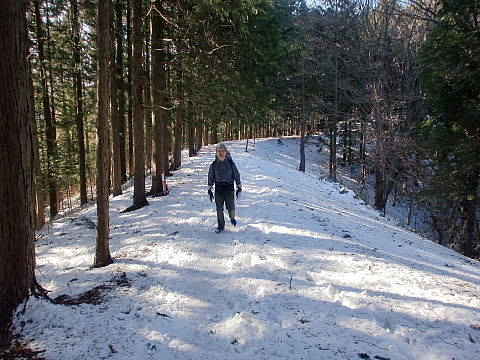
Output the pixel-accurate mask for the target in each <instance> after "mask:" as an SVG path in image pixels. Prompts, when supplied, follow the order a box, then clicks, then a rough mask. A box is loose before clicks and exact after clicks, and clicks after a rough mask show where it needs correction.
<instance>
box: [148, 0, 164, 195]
mask: <svg viewBox="0 0 480 360" xmlns="http://www.w3.org/2000/svg"><path fill="white" fill-rule="evenodd" d="M152 5H153V7H152V13H151V15H152V17H151V21H152V99H153V118H154V125H153V126H154V127H153V142H154V145H155V156H154V159H155V176H154V179H153V182H152V189H151V190H150V192H151V193H152V194H158V193H160V192H161V191H162V176H161V174H162V171H163V172H165V173H167V172H168V162H166V161H165V159H166V156H165V151H166V147H165V135H166V132H165V131H164V127H165V128H166V126H164V125H166V123H167V110H166V107H167V74H166V70H165V48H164V46H165V45H164V43H163V37H164V27H165V24H164V20H163V17H162V16H161V13H162V10H163V9H162V1H160V0H157V1H155V2H154V3H153V4H152Z"/></svg>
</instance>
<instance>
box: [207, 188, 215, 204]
mask: <svg viewBox="0 0 480 360" xmlns="http://www.w3.org/2000/svg"><path fill="white" fill-rule="evenodd" d="M212 188H213V187H212V186H209V187H208V196H209V197H210V201H213V199H214V198H215V197H214V196H213V192H212Z"/></svg>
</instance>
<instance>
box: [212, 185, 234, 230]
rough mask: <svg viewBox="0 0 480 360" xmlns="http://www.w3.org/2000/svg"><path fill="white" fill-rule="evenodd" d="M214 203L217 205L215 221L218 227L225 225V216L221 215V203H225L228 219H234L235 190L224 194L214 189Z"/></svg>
mask: <svg viewBox="0 0 480 360" xmlns="http://www.w3.org/2000/svg"><path fill="white" fill-rule="evenodd" d="M215 204H216V205H217V222H218V227H219V228H222V229H223V228H224V227H225V217H224V216H223V204H225V205H226V207H227V211H228V217H229V218H230V220H233V219H235V191H232V192H230V193H229V194H227V195H225V194H224V193H222V192H218V191H216V190H215Z"/></svg>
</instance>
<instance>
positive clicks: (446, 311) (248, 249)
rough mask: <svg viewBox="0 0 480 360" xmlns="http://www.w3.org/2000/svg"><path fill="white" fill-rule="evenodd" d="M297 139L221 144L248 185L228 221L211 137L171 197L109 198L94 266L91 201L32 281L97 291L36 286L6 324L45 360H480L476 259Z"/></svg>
mask: <svg viewBox="0 0 480 360" xmlns="http://www.w3.org/2000/svg"><path fill="white" fill-rule="evenodd" d="M297 144H298V139H284V141H283V142H282V144H279V143H278V142H277V140H276V139H273V140H272V139H271V140H261V141H259V140H257V142H256V144H255V148H250V149H249V152H248V153H246V152H245V151H244V150H245V141H238V142H233V143H230V148H229V150H230V151H231V153H232V156H233V158H234V160H235V162H236V164H237V167H238V168H239V170H240V173H241V176H242V182H243V185H244V191H243V197H242V199H241V200H240V201H238V202H237V220H238V222H239V225H238V226H237V228H232V227H229V226H227V229H226V231H225V232H224V233H222V234H215V233H214V229H215V227H216V217H215V211H214V203H211V202H210V201H209V199H208V196H207V194H206V180H207V170H208V166H209V164H210V163H211V161H212V160H213V158H214V147H213V146H209V147H206V148H204V149H202V151H201V153H200V155H199V156H198V157H195V158H184V160H183V165H182V168H181V169H180V170H179V171H177V172H176V173H175V175H174V176H173V177H172V178H169V179H168V184H169V189H170V195H169V196H166V197H157V198H149V202H150V205H149V206H147V207H145V208H143V209H140V210H138V211H135V212H130V213H120V211H121V210H124V209H125V208H127V207H128V206H130V205H131V203H132V194H133V189H132V188H130V189H128V190H127V191H125V193H124V195H122V196H119V197H116V198H112V199H111V212H110V215H111V221H110V223H111V243H110V248H111V252H112V255H113V256H114V258H115V262H114V263H113V264H111V265H110V266H107V267H104V268H100V269H91V268H90V266H91V265H92V263H93V256H94V248H95V230H94V229H90V228H89V226H88V225H89V224H91V222H92V221H93V222H95V221H96V209H95V207H89V208H86V209H83V210H82V211H81V212H79V213H77V214H75V215H71V216H69V217H66V218H63V219H61V220H58V221H57V222H56V223H55V224H54V226H53V227H52V228H51V229H50V230H44V231H43V237H41V238H40V240H39V241H38V243H37V279H38V281H39V282H40V283H41V285H43V286H44V287H45V288H47V289H49V290H51V294H50V295H51V297H52V298H55V297H57V296H60V295H68V296H70V297H71V298H76V297H78V296H80V295H81V294H83V293H85V292H86V291H88V290H92V289H94V288H95V289H96V293H97V295H100V296H101V299H102V300H103V301H102V302H101V303H99V304H98V305H93V304H80V305H71V306H67V305H59V304H52V303H50V302H47V301H46V300H40V299H35V298H31V299H30V300H29V301H28V302H27V304H26V306H24V305H22V306H20V307H19V309H18V310H19V311H18V314H17V315H16V317H15V318H14V328H15V331H16V332H18V333H21V334H22V336H21V339H23V340H27V341H29V344H30V346H31V347H32V348H34V349H41V350H45V352H44V353H43V354H42V355H43V356H44V357H45V358H46V359H52V360H53V359H77V360H79V359H107V358H111V359H129V360H131V359H163V360H173V359H205V360H207V359H208V360H210V359H229V360H231V359H242V360H243V359H315V360H316V359H328V360H330V359H380V360H381V359H390V360H403V359H408V360H427V359H428V360H447V359H448V360H451V359H457V360H459V359H480V345H479V344H480V298H479V296H480V264H478V263H477V262H474V261H472V260H470V259H467V258H465V257H463V256H461V255H459V254H457V253H455V252H453V251H451V250H449V249H446V248H444V247H441V246H438V245H436V244H434V243H432V242H429V241H428V240H425V239H422V238H421V237H419V236H418V235H415V234H412V233H410V232H407V231H405V230H404V229H402V228H400V227H397V226H396V225H395V223H394V221H389V220H388V219H387V218H385V217H381V216H379V214H378V213H377V212H376V211H374V210H372V209H369V208H367V207H365V206H364V205H363V204H362V203H361V201H360V200H357V199H355V197H354V194H353V193H352V192H351V191H346V189H344V188H342V187H340V186H339V185H337V184H332V183H328V182H326V181H322V180H319V179H318V178H319V177H318V174H317V173H318V171H319V170H318V166H316V165H315V163H316V161H315V159H316V156H318V155H317V153H316V149H315V147H313V148H309V149H308V151H307V167H308V171H307V173H306V174H304V173H299V172H298V171H297V170H296V167H297V166H298V154H299V150H298V145H297ZM91 294H92V292H90V295H91ZM23 310H24V312H22V311H23Z"/></svg>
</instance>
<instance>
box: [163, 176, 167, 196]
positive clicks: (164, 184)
mask: <svg viewBox="0 0 480 360" xmlns="http://www.w3.org/2000/svg"><path fill="white" fill-rule="evenodd" d="M162 187H163V195H168V187H167V181H166V180H165V173H164V172H163V171H162Z"/></svg>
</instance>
